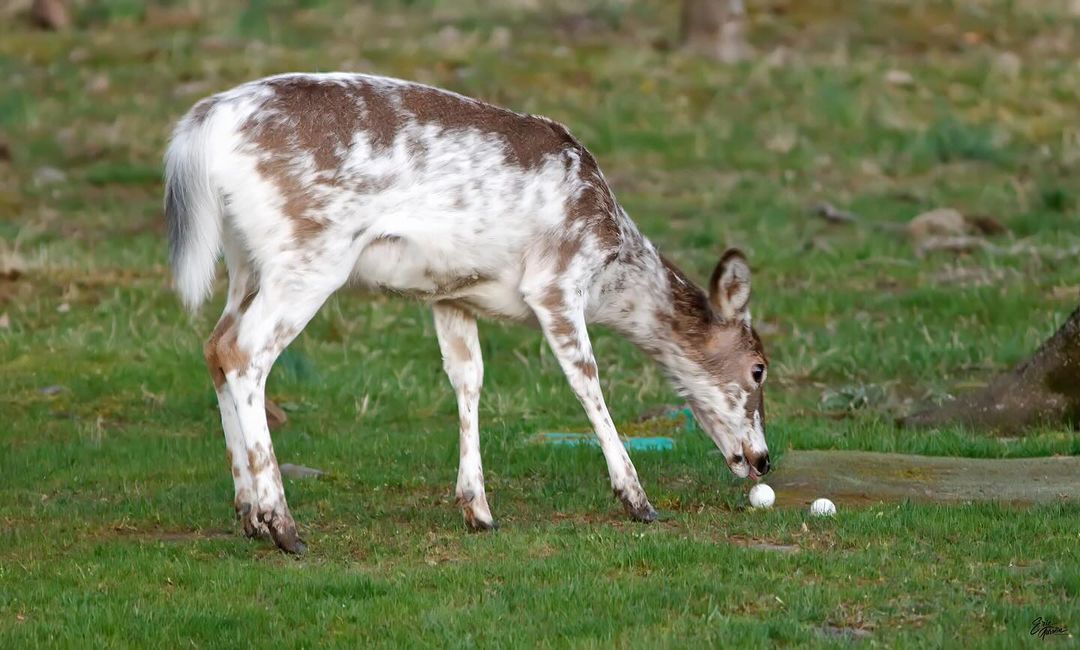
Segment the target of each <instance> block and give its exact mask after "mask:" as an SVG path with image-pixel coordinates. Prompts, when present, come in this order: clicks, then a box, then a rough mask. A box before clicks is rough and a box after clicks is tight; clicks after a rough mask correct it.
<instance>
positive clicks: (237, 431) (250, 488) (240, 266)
mask: <svg viewBox="0 0 1080 650" xmlns="http://www.w3.org/2000/svg"><path fill="white" fill-rule="evenodd" d="M233 252H235V251H233V250H231V249H230V247H229V246H228V245H226V259H227V260H229V264H228V268H229V295H228V301H227V302H226V304H225V311H224V312H223V313H222V314H221V318H220V319H219V320H218V322H217V326H216V327H214V331H213V333H211V334H210V338H209V339H208V340H207V342H206V345H205V346H204V347H203V353H204V356H205V357H206V365H207V368H208V369H209V370H210V376H211V377H212V378H213V380H214V389H215V391H216V392H217V399H218V408H219V410H220V411H221V426H222V429H224V431H225V454H226V457H227V458H228V461H229V466H230V469H231V471H232V476H233V505H234V506H235V507H236V513H237V516H238V518H239V519H240V521H241V522H242V523H243V525H244V532H245V533H246V534H247V535H248V536H249V537H269V536H270V530H269V529H268V528H267V527H266V525H265V524H263V523H261V522H259V521H255V520H252V519H251V517H249V516H247V515H246V513H244V514H242V513H241V510H242V508H243V507H248V508H250V504H251V503H253V502H254V490H255V482H254V478H253V477H252V475H251V468H250V467H249V465H248V461H247V445H246V443H245V442H244V434H243V431H242V430H241V428H240V416H239V413H238V411H237V408H236V404H235V403H234V401H233V397H232V392H231V391H230V390H229V387H228V385H227V384H226V382H225V374H224V372H223V371H222V362H221V360H220V359H219V354H218V351H219V349H220V348H222V347H225V346H227V345H228V343H227V342H225V339H226V338H227V337H228V338H235V336H236V321H237V318H238V317H239V316H240V315H241V313H242V312H243V311H246V309H247V306H248V304H247V302H245V298H246V297H247V296H248V295H249V292H251V291H252V290H253V287H254V285H253V283H252V280H253V279H252V276H251V273H250V271H249V268H248V266H247V265H246V264H244V262H243V260H242V259H241V258H238V257H236V256H234V255H230V253H233Z"/></svg>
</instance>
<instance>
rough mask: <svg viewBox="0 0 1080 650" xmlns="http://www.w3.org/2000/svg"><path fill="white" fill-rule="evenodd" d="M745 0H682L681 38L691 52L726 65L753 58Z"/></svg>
mask: <svg viewBox="0 0 1080 650" xmlns="http://www.w3.org/2000/svg"><path fill="white" fill-rule="evenodd" d="M745 18H746V8H745V7H744V6H743V0H683V5H682V19H681V26H680V30H681V32H682V33H681V35H680V36H681V39H682V43H683V46H684V47H686V48H687V49H689V50H692V51H695V52H698V53H699V54H704V55H706V56H711V57H713V58H714V59H717V60H718V61H723V62H724V63H733V62H736V61H741V60H743V59H746V58H748V57H749V56H750V46H749V45H747V43H746V35H745V33H744V21H745Z"/></svg>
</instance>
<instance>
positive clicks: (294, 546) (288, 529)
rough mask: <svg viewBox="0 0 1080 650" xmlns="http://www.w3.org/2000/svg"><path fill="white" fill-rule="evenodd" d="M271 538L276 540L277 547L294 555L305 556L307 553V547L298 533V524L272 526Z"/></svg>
mask: <svg viewBox="0 0 1080 650" xmlns="http://www.w3.org/2000/svg"><path fill="white" fill-rule="evenodd" d="M270 536H271V537H273V538H274V543H275V544H277V547H278V548H280V549H281V550H283V551H285V552H286V553H291V554H292V555H303V554H304V553H305V552H306V551H307V545H306V544H304V540H302V539H300V534H299V533H297V532H296V524H293V523H291V522H290V523H289V524H286V525H278V526H274V525H271V526H270Z"/></svg>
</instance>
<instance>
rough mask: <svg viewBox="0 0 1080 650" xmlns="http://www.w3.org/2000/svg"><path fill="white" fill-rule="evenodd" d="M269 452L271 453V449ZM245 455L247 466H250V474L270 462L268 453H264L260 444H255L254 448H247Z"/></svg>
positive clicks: (260, 470)
mask: <svg viewBox="0 0 1080 650" xmlns="http://www.w3.org/2000/svg"><path fill="white" fill-rule="evenodd" d="M271 453H273V451H272V450H271ZM247 457H248V467H250V468H251V473H252V475H255V474H259V473H260V472H262V471H263V470H264V469H266V466H267V465H268V464H269V463H270V455H269V454H267V453H266V451H265V450H264V449H263V447H262V445H261V444H257V445H255V448H254V449H248V450H247ZM275 465H276V463H275Z"/></svg>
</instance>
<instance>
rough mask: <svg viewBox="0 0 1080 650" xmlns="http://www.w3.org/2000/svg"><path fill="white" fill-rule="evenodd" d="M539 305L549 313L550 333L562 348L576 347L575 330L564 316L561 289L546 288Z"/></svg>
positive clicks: (571, 322) (555, 287)
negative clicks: (560, 343)
mask: <svg viewBox="0 0 1080 650" xmlns="http://www.w3.org/2000/svg"><path fill="white" fill-rule="evenodd" d="M540 304H541V305H543V306H544V307H545V308H546V309H547V310H548V311H549V312H550V313H551V333H552V334H553V335H554V336H556V337H558V338H559V339H560V340H561V341H562V345H563V346H564V347H570V346H575V345H577V328H576V327H574V323H573V321H571V320H570V319H569V318H567V316H566V313H565V312H566V303H565V302H564V300H563V292H562V289H560V288H559V286H558V285H554V284H553V285H551V286H550V287H548V289H547V291H545V292H544V296H543V297H542V298H541V299H540Z"/></svg>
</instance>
